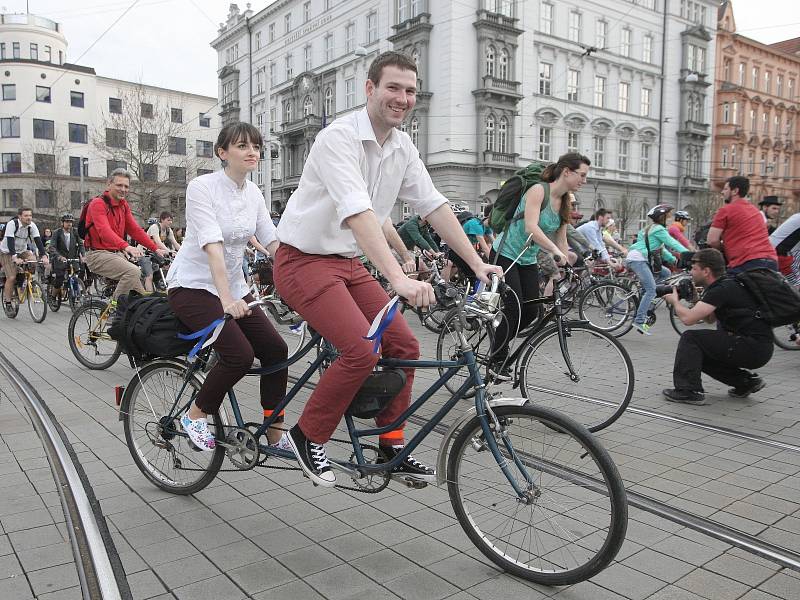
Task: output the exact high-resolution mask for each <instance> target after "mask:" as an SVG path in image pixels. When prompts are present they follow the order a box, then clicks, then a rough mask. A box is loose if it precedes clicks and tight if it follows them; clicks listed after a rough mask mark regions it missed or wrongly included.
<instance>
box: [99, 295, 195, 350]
mask: <svg viewBox="0 0 800 600" xmlns="http://www.w3.org/2000/svg"><path fill="white" fill-rule="evenodd" d="M179 333H184V334H186V333H191V331H189V330H188V329H187V328H186V327H185V326H184V325H183V323H181V322H180V321H179V320H178V317H176V316H175V313H174V312H172V308H171V307H170V305H169V302H168V301H167V296H166V294H149V295H144V296H143V295H141V294H139V293H138V292H129V293H128V295H126V296H120V298H119V299H118V300H117V309H116V310H115V311H114V317H113V318H112V321H111V325H110V326H109V328H108V335H109V336H111V338H112V339H114V340H117V341H118V342H119V344H120V347H121V348H122V351H123V352H125V353H126V354H127V355H128V356H129V357H130V358H131V359H133V360H136V361H140V362H141V361H148V360H152V359H153V358H174V357H176V356H182V355H184V354H188V353H189V351H190V350H191V349H192V348H193V347H194V345H195V341H194V340H182V339H180V338H178V334H179Z"/></svg>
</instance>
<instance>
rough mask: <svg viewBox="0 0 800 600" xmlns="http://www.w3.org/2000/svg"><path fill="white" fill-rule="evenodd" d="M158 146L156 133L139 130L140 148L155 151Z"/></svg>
mask: <svg viewBox="0 0 800 600" xmlns="http://www.w3.org/2000/svg"><path fill="white" fill-rule="evenodd" d="M157 147H158V137H157V136H156V134H155V133H142V132H139V150H143V151H145V152H154V151H155V149H156V148H157Z"/></svg>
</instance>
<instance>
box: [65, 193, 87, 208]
mask: <svg viewBox="0 0 800 600" xmlns="http://www.w3.org/2000/svg"><path fill="white" fill-rule="evenodd" d="M83 195H84V196H85V198H81V193H80V192H79V191H78V190H71V191H70V193H69V207H70V209H72V210H80V209H81V207H82V206H83V203H84V202H85V201H86V200H89V198H90V195H89V192H84V193H83Z"/></svg>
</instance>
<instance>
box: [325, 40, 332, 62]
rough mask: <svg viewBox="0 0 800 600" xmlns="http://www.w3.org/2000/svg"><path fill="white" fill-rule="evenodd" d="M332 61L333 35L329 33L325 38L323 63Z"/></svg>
mask: <svg viewBox="0 0 800 600" xmlns="http://www.w3.org/2000/svg"><path fill="white" fill-rule="evenodd" d="M332 60H333V34H332V33H329V34H328V35H326V36H325V62H331V61H332Z"/></svg>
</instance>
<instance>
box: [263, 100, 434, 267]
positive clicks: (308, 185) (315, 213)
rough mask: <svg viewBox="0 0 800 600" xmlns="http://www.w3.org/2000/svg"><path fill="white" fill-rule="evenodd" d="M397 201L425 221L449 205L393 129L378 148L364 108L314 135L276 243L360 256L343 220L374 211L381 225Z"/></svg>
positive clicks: (405, 140) (412, 150)
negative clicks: (312, 143)
mask: <svg viewBox="0 0 800 600" xmlns="http://www.w3.org/2000/svg"><path fill="white" fill-rule="evenodd" d="M397 200H401V201H403V202H408V204H409V205H410V206H411V207H412V209H413V210H414V212H416V213H417V214H419V215H421V216H423V217H425V216H427V215H428V214H430V213H431V212H433V211H434V210H435V209H436V208H438V207H439V206H441V205H442V204H444V203H445V202H447V199H446V198H445V197H444V196H442V194H440V193H439V192H438V191H437V190H436V188H435V187H434V186H433V182H432V181H431V177H430V175H429V174H428V171H427V169H426V168H425V165H424V164H423V163H422V159H420V157H419V151H418V150H417V148H416V147H415V146H414V144H413V142H412V141H411V138H410V137H409V136H408V134H406V133H403V132H402V131H399V130H397V129H394V130H392V132H391V134H390V135H389V137H388V138H387V139H386V141H385V142H384V144H383V147H381V146H380V145H379V144H378V142H377V140H376V138H375V132H374V130H373V129H372V123H371V122H370V120H369V116H368V115H367V110H366V108H365V109H363V110H360V111H358V112H356V113H353V114H350V115H347V116H344V117H340V118H338V119H336V121H334V122H333V123H332V124H330V125H329V126H328V127H326V128H325V129H323V130H322V131H321V132H320V133H319V134H318V135H317V139H316V141H315V142H314V145H313V146H312V147H311V152H310V153H309V155H308V159H307V160H306V163H305V166H304V167H303V175H302V177H301V178H300V184H299V186H298V188H297V190H296V191H295V192H294V193H293V194H292V195H291V197H290V198H289V202H288V204H287V205H286V211H285V212H284V213H283V215H282V216H281V221H280V223H279V224H278V239H280V241H281V243H284V244H289V245H291V246H294V247H295V248H297V249H298V250H300V251H301V252H305V253H307V254H322V255H331V254H338V255H340V256H346V257H353V256H358V255H359V254H361V251H360V250H359V248H358V244H357V243H356V240H355V237H354V236H353V232H352V231H350V228H349V227H347V224H346V223H345V220H346V219H347V218H348V217H352V216H353V215H357V214H359V213H362V212H364V211H366V210H372V211H374V212H375V216H376V217H377V219H378V222H379V223H380V224H383V223H384V222H385V221H386V219H387V218H389V215H390V214H391V211H392V207H393V206H394V203H395V202H396V201H397Z"/></svg>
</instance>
